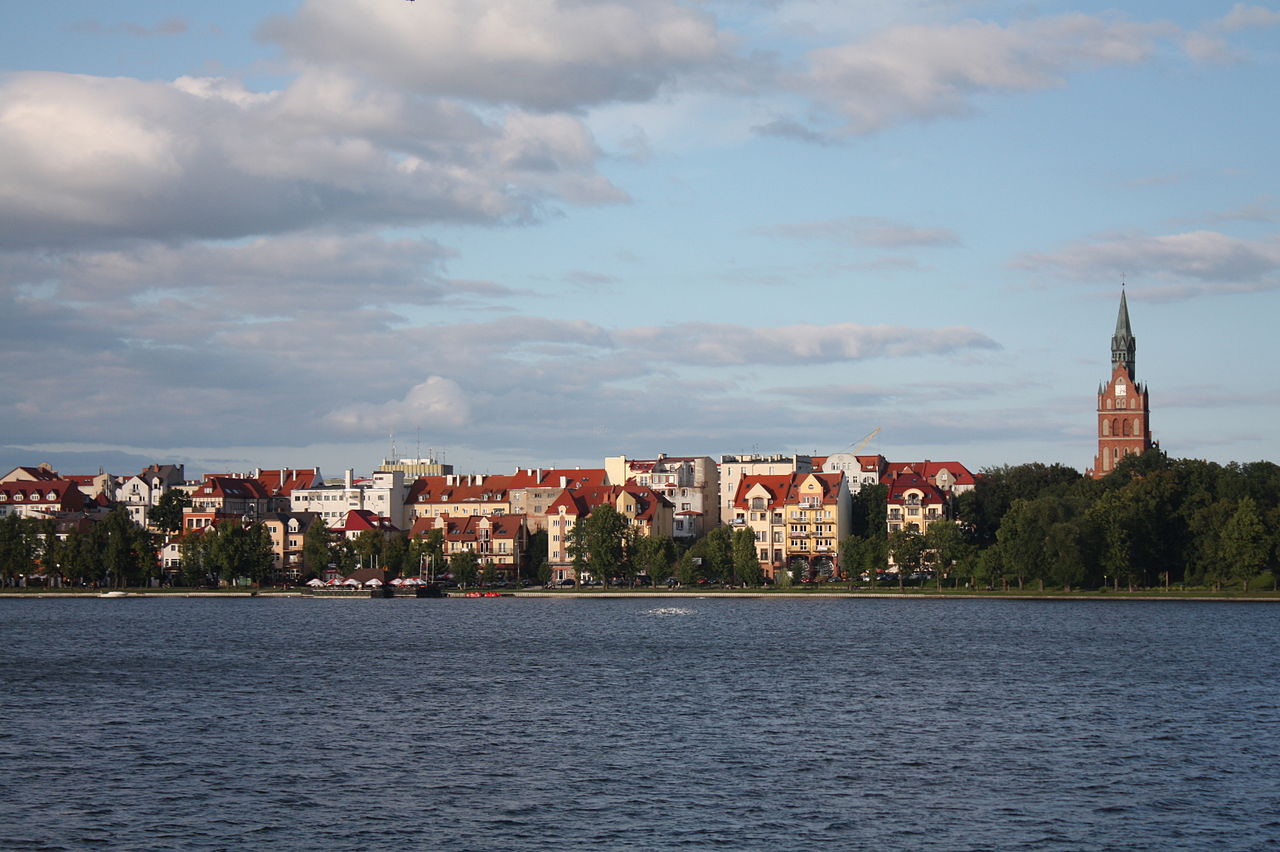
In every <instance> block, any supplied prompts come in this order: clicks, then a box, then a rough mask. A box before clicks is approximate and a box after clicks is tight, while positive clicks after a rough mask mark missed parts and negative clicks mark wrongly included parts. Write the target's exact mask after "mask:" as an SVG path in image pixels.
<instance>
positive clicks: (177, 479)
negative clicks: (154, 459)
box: [112, 464, 185, 527]
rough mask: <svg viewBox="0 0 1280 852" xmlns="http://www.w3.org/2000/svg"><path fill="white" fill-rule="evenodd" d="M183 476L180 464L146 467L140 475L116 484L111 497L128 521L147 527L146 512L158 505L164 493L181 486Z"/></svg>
mask: <svg viewBox="0 0 1280 852" xmlns="http://www.w3.org/2000/svg"><path fill="white" fill-rule="evenodd" d="M184 476H185V473H184V469H183V465H180V464H176V465H175V464H152V465H148V466H147V467H145V468H143V469H142V471H141V472H140V473H138V474H136V475H134V476H130V477H126V478H124V479H122V480H120V481H119V482H117V483H116V485H115V490H114V492H113V493H112V497H113V499H114V500H115V502H116V504H117V505H120V506H124V507H125V510H126V511H128V513H129V519H130V520H132V521H133V522H134V523H135V524H137V525H138V526H140V527H148V526H150V524H149V523H148V519H147V511H148V510H149V509H151V507H152V506H158V505H159V504H160V497H161V495H162V494H164V492H166V491H168V490H170V489H172V488H176V487H178V486H179V485H182V484H183V482H184V481H185V479H184Z"/></svg>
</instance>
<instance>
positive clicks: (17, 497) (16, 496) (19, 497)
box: [13, 491, 22, 503]
mask: <svg viewBox="0 0 1280 852" xmlns="http://www.w3.org/2000/svg"><path fill="white" fill-rule="evenodd" d="M13 499H14V500H15V501H16V502H18V503H21V502H22V492H21V491H17V492H15V493H14V495H13Z"/></svg>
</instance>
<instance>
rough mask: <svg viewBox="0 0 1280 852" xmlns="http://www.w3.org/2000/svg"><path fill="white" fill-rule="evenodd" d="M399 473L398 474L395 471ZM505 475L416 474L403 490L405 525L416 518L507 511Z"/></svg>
mask: <svg viewBox="0 0 1280 852" xmlns="http://www.w3.org/2000/svg"><path fill="white" fill-rule="evenodd" d="M397 475H401V474H397ZM506 479H507V477H502V476H489V477H485V476H481V475H479V474H476V475H472V476H459V475H457V474H452V473H451V474H446V475H443V476H419V477H418V478H417V479H415V480H413V481H412V482H411V483H409V486H408V489H407V491H406V493H405V504H404V518H405V521H406V524H407V525H408V526H412V525H413V522H414V521H415V520H417V519H418V518H439V517H443V516H445V515H448V516H449V517H454V518H456V517H461V516H463V515H509V514H511V513H512V512H511V500H510V498H509V497H508V494H507V487H506V485H507V483H506Z"/></svg>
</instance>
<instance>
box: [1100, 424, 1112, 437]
mask: <svg viewBox="0 0 1280 852" xmlns="http://www.w3.org/2000/svg"><path fill="white" fill-rule="evenodd" d="M1110 436H1111V421H1110V420H1103V421H1102V437H1104V438H1109V437H1110Z"/></svg>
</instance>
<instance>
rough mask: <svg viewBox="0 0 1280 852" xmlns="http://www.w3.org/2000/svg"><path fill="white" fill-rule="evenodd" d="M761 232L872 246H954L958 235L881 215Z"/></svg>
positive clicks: (832, 220)
mask: <svg viewBox="0 0 1280 852" xmlns="http://www.w3.org/2000/svg"><path fill="white" fill-rule="evenodd" d="M759 231H760V232H761V233H766V234H774V235H777V236H781V237H793V238H796V239H824V240H836V241H838V242H847V243H852V244H854V245H860V246H868V247H874V248H907V247H921V246H946V245H956V244H957V243H959V242H960V238H959V236H958V235H957V234H956V232H955V231H952V230H950V229H949V228H922V227H919V226H917V225H911V224H908V223H905V222H897V221H894V220H892V219H887V218H884V217H882V216H845V217H843V218H839V219H827V220H823V221H817V222H798V223H794V224H786V225H773V226H770V227H766V228H761V229H759Z"/></svg>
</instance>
